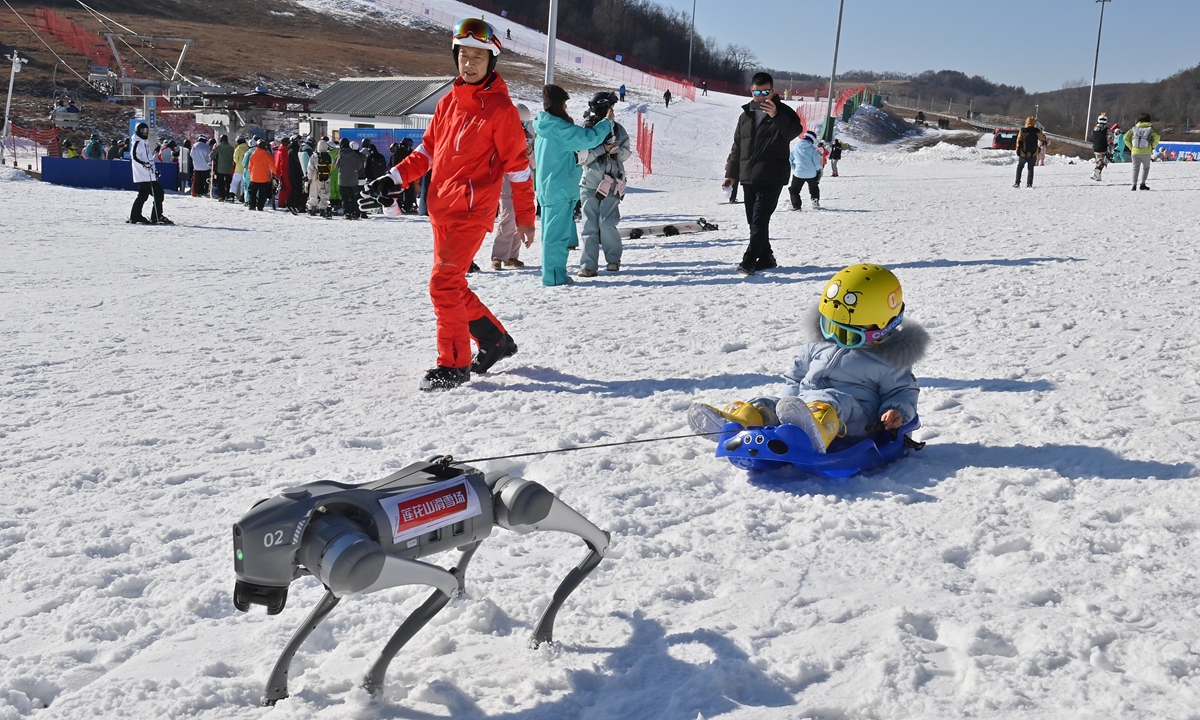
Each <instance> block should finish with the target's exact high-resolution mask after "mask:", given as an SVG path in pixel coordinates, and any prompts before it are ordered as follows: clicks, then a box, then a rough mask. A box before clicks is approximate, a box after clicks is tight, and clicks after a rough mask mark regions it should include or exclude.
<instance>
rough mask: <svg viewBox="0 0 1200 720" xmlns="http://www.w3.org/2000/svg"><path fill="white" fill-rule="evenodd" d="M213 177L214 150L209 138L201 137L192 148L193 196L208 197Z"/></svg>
mask: <svg viewBox="0 0 1200 720" xmlns="http://www.w3.org/2000/svg"><path fill="white" fill-rule="evenodd" d="M211 177H212V148H210V147H209V146H208V138H206V137H204V136H203V135H201V136H200V137H198V138H196V144H195V145H193V146H192V195H194V196H196V197H207V196H208V182H209V178H211Z"/></svg>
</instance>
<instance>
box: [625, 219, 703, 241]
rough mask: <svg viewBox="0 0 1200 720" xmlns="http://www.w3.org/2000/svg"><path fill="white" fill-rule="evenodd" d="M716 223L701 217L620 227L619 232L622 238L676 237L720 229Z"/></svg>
mask: <svg viewBox="0 0 1200 720" xmlns="http://www.w3.org/2000/svg"><path fill="white" fill-rule="evenodd" d="M719 229H720V228H718V227H717V226H716V225H714V224H713V223H710V222H708V221H707V220H705V219H704V218H700V219H699V220H696V221H695V222H677V223H670V224H667V225H643V226H640V227H619V228H617V232H618V233H620V235H621V239H622V240H639V239H641V238H644V237H674V236H676V235H688V234H690V233H698V232H707V231H709V230H719Z"/></svg>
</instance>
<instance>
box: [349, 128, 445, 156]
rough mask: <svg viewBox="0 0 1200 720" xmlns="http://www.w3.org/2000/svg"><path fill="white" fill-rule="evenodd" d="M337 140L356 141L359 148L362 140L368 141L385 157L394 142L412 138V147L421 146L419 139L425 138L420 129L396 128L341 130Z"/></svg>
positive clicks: (422, 130)
mask: <svg viewBox="0 0 1200 720" xmlns="http://www.w3.org/2000/svg"><path fill="white" fill-rule="evenodd" d="M337 132H338V138H339V139H341V138H346V139H347V140H356V141H358V144H359V147H362V141H363V140H370V141H371V144H373V145H374V146H375V147H377V148H379V152H381V153H383V154H384V155H387V153H388V148H390V147H391V146H392V143H394V142H400V141H402V140H403V139H404V138H412V141H413V147H416V146H418V145H420V144H421V138H423V137H424V136H425V130H424V129H423V128H422V129H416V130H412V129H396V128H391V129H389V128H343V129H341V130H338V131H337Z"/></svg>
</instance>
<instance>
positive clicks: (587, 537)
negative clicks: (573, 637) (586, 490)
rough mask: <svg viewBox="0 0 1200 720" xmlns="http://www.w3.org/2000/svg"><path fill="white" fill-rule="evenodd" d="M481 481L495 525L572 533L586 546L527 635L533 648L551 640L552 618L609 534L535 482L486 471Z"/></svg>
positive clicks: (596, 562) (590, 568)
mask: <svg viewBox="0 0 1200 720" xmlns="http://www.w3.org/2000/svg"><path fill="white" fill-rule="evenodd" d="M484 481H485V482H486V483H487V484H488V486H489V487H491V488H492V493H493V498H494V500H495V505H496V524H497V525H499V526H501V527H503V528H507V529H509V530H512V531H513V532H516V533H520V534H526V533H531V532H534V531H537V530H557V531H559V532H566V533H571V534H572V535H578V536H579V537H581V538H583V541H584V542H586V543H587V545H588V554H587V555H586V556H585V557H584V558H583V561H582V562H580V563H579V565H577V566H576V567H575V568H574V569H572V570H571V572H570V573H569V574H568V575H567V577H566V578H564V579H563V581H562V583H560V584H559V586H558V589H557V590H555V591H554V597H553V598H552V599H551V601H550V604H549V605H547V606H546V609H545V610H544V611H543V612H542V617H541V618H540V619H539V620H538V623H537V625H536V626H534V629H533V635H532V636H531V637H530V638H529V646H530V647H532V648H536V647H538V646H539V645H541V644H542V643H545V642H553V641H554V619H555V618H556V617H557V616H558V611H559V609H560V608H562V605H563V603H564V602H566V600H567V597H569V596H570V594H571V593H572V592H574V590H575V588H577V587H579V584H580V583H581V582H583V580H584V578H586V577H587V576H588V575H589V574H591V572H592V571H593V570H595V569H596V566H597V565H599V564H600V560H601V559H603V558H604V554H605V553H606V552H608V544H609V535H608V533H606V532H604V531H603V530H601V529H600V528H598V527H596V526H595V525H594V524H592V522H591V521H589V520H588V519H587V518H585V517H584V516H583V515H580V514H579V513H578V512H576V511H575V510H574V509H573V508H572V507H571V506H570V505H567V504H566V503H565V502H563V501H562V500H560V499H559V498H558V497H557V496H555V495H554V493H552V492H550V491H549V490H547V489H546V488H544V487H542V486H541V485H539V484H538V483H536V482H533V481H531V480H523V479H521V478H514V477H511V476H509V475H505V474H503V473H492V474H489V475H487V476H485V478H484Z"/></svg>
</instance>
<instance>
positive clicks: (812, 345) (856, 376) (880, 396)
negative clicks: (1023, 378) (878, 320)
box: [783, 143, 929, 437]
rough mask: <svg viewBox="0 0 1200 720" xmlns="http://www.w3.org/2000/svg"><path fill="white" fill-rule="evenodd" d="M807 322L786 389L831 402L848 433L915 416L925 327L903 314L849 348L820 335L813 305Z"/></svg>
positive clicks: (925, 343)
mask: <svg viewBox="0 0 1200 720" xmlns="http://www.w3.org/2000/svg"><path fill="white" fill-rule="evenodd" d="M803 144H806V145H809V147H812V145H810V144H808V143H803ZM805 328H806V330H807V331H808V333H807V334H808V335H809V337H810V338H812V341H811V342H809V343H807V344H805V345H803V346H801V347H800V349H798V350H797V351H796V355H795V357H794V358H793V359H792V367H791V369H790V370H788V371H787V372H786V373H784V375H783V379H784V381H785V382H786V383H787V388H786V389H785V390H784V395H791V396H794V397H800V398H801V399H803V400H804V401H805V402H813V401H818V402H826V403H829V404H830V405H833V407H834V408H836V409H837V411H838V417H839V418H841V420H842V422H844V423H846V431H847V434H848V435H849V436H851V437H855V436H860V435H866V434H867V430H866V428H867V425H869V424H870V423H873V422H876V421H878V420H879V417H880V415H882V414H883V413H884V412H886V411H888V410H895V411H896V412H898V413H900V415H901V416H902V417H903V418H904V422H908V421H909V420H912V419H913V417H915V416H916V414H917V396H918V394H919V393H920V387H919V386H918V385H917V379H916V377H914V376H913V371H912V365H913V363H914V362H916V361H917V360H920V359H921V357H922V356H923V355H924V354H925V349H926V347H927V346H928V345H929V334H928V333H927V332H925V329H924V328H922V327H921V326H920V325H918V324H916V323H915V322H913V321H911V320H905V321H904V325H903V326H902V328H901V329H900V330H897V331H895V332H893V333H892V334H891V335H889V336H888V338H887V339H885V340H884V341H883V342H881V343H879V344H878V345H871V346H865V347H861V348H855V349H853V350H847V349H845V348H842V347H838V345H837V344H836V343H835V342H833V341H832V340H826V339H825V338H824V337H823V336H822V335H821V331H820V325H819V324H818V315H817V311H816V310H813V311H812V312H811V314H810V315H809V316H808V317H806V318H805Z"/></svg>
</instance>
